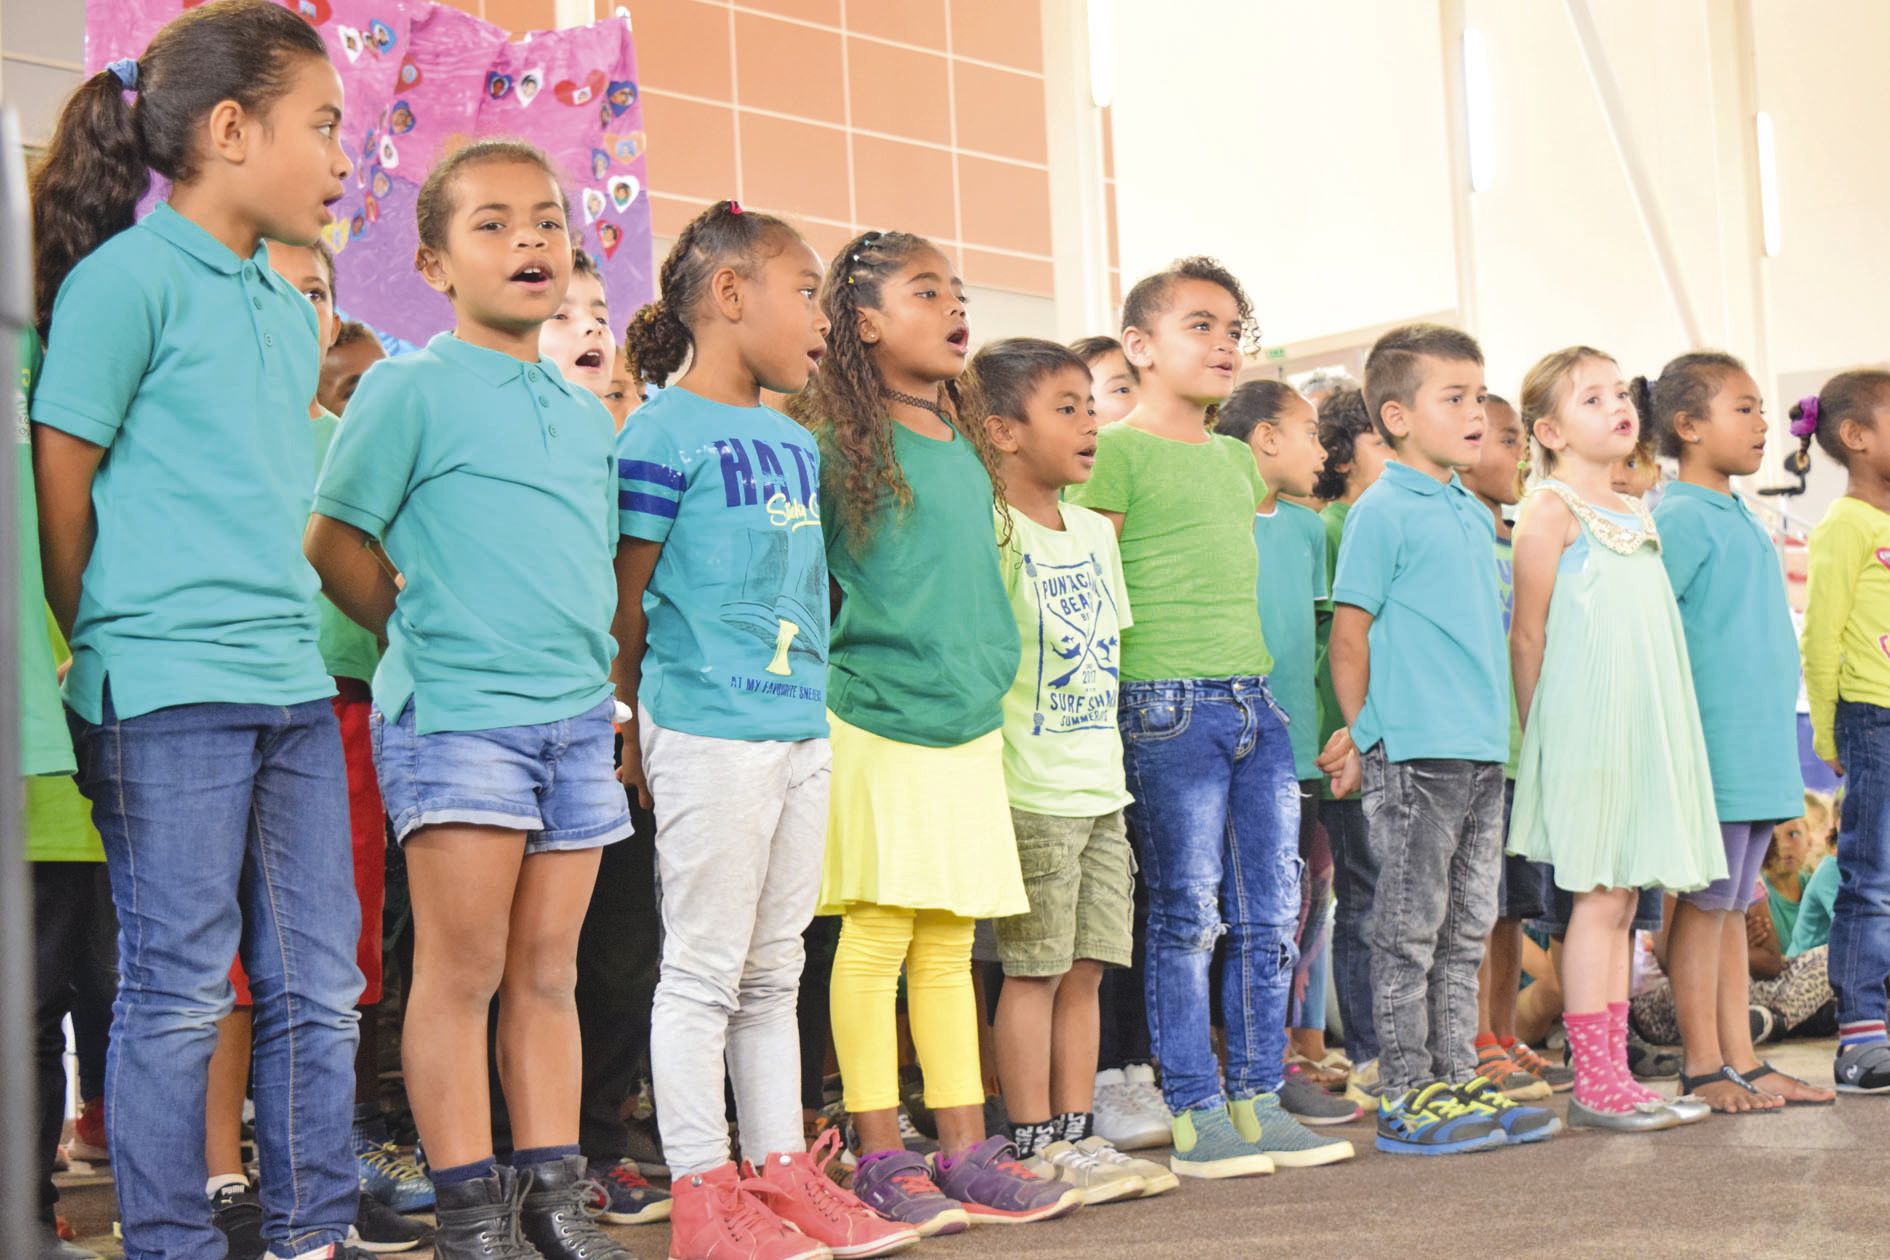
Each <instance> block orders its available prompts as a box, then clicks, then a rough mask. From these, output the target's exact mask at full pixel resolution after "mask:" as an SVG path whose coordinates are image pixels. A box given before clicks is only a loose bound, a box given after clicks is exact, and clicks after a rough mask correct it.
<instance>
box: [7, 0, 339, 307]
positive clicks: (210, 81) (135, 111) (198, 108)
mask: <svg viewBox="0 0 1890 1260" xmlns="http://www.w3.org/2000/svg"><path fill="white" fill-rule="evenodd" d="M304 57H320V58H322V59H324V60H326V59H327V57H328V50H327V48H326V46H325V45H323V43H322V37H321V35H320V34H318V33H317V32H316V30H315V28H314V27H312V26H310V25H309V24H308V22H306V21H305V20H303V19H302V18H301V17H300V16H299V15H298V14H296V13H293V12H291V11H290V10H288V9H286V8H283V7H282V6H281V5H279V4H274V3H271V0H213V3H210V4H205V5H201V6H199V7H197V8H193V9H187V10H185V11H184V12H183V13H181V14H179V15H178V16H177V17H175V18H173V19H172V20H171V21H170V22H169V23H167V24H166V25H165V27H164V29H163V30H161V31H159V32H158V33H157V35H156V36H155V37H154V38H153V39H152V40H151V46H150V47H149V48H147V49H145V52H144V55H143V56H142V57H139V58H137V59H136V60H130V59H127V60H124V61H115V62H113V63H112V64H111V66H109V67H108V68H106V69H104V70H101V71H99V72H98V73H97V74H95V75H93V76H92V77H91V78H89V79H87V80H86V81H85V82H83V83H81V84H80V85H79V87H78V89H77V90H76V91H74V92H73V94H72V95H71V96H70V97H68V98H67V100H66V103H65V105H64V106H63V107H62V108H61V109H60V111H59V119H58V121H57V122H56V123H54V125H53V134H52V138H51V140H50V141H48V143H47V146H46V156H45V158H44V160H43V161H42V162H41V163H40V165H39V167H38V169H37V170H36V171H35V173H34V176H33V180H32V190H31V197H32V206H33V298H34V317H35V320H36V322H37V324H38V327H39V334H40V336H41V337H42V338H46V339H48V340H50V338H51V333H52V309H53V302H54V300H55V299H56V298H57V297H58V296H59V287H60V285H62V284H64V283H65V279H66V277H67V276H68V275H70V274H71V272H72V269H73V268H74V267H76V266H78V265H79V263H80V262H81V261H82V260H83V259H84V258H85V256H86V255H88V254H90V253H91V252H92V251H93V250H95V249H97V248H98V247H99V246H100V245H101V244H103V243H104V242H105V241H106V240H107V239H109V238H110V237H112V236H114V235H116V234H117V233H119V232H122V231H124V230H125V229H126V228H128V227H130V226H131V225H132V222H133V221H134V218H135V216H136V214H137V209H138V202H139V201H140V200H141V199H142V198H143V197H144V195H145V193H146V192H147V191H148V190H149V188H150V184H151V172H152V171H156V172H157V173H158V174H159V175H162V176H163V177H164V178H166V179H168V180H170V181H171V182H172V183H175V184H183V183H188V182H189V181H191V180H192V179H194V178H196V176H197V175H198V173H199V172H198V167H197V162H198V154H197V153H196V151H195V148H194V146H195V144H196V133H197V129H198V126H199V124H201V123H202V121H203V119H204V118H205V117H206V116H208V114H209V113H210V111H211V110H213V109H215V108H216V107H217V105H218V104H219V103H220V102H222V101H235V102H236V103H237V104H238V105H241V106H242V107H243V109H244V110H245V111H246V112H249V113H254V114H260V113H263V112H265V111H266V110H267V108H268V106H270V105H271V104H273V103H274V102H275V101H276V99H277V98H279V97H280V96H281V95H282V94H283V93H284V92H286V91H287V90H288V88H289V84H290V82H291V80H292V78H293V75H294V72H295V69H296V67H297V65H298V63H299V62H300V60H301V59H302V58H304ZM133 93H135V100H133V99H128V96H129V94H133Z"/></svg>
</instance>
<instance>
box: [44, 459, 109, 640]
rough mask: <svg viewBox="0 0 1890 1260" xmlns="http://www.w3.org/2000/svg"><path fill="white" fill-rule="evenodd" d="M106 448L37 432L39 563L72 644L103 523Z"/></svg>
mask: <svg viewBox="0 0 1890 1260" xmlns="http://www.w3.org/2000/svg"><path fill="white" fill-rule="evenodd" d="M104 458H105V448H104V447H102V446H96V445H94V444H93V443H91V442H87V441H85V440H84V439H82V438H76V437H73V436H72V435H71V434H68V433H62V432H60V431H59V430H58V429H52V428H48V427H46V426H45V425H43V424H36V425H34V426H33V479H34V481H36V482H37V483H38V486H39V562H40V567H41V568H42V569H43V570H44V571H45V574H46V603H47V604H48V605H49V606H50V607H51V608H52V612H53V619H54V620H55V621H57V622H58V623H59V632H60V633H61V634H63V635H65V636H66V639H67V641H68V642H69V641H70V640H71V638H72V623H73V622H74V621H76V620H77V619H78V616H79V587H80V584H81V580H82V579H83V577H84V575H85V566H86V564H87V563H88V562H89V561H90V560H91V559H92V543H93V541H94V539H95V538H96V537H97V529H98V522H97V520H96V519H95V518H94V516H93V513H92V478H93V477H95V476H97V475H98V466H99V464H100V463H101V462H102V461H103V460H104Z"/></svg>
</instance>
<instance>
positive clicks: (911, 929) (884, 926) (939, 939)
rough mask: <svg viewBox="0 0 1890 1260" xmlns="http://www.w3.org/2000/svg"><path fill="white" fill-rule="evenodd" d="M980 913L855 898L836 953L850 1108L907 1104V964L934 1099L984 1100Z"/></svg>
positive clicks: (836, 1044)
mask: <svg viewBox="0 0 1890 1260" xmlns="http://www.w3.org/2000/svg"><path fill="white" fill-rule="evenodd" d="M971 927H972V923H971V920H970V919H964V918H960V917H959V916H957V915H955V914H950V913H948V912H946V911H944V910H907V909H902V908H900V907H897V906H869V905H862V904H859V903H857V902H856V903H854V904H853V905H852V906H851V907H849V908H848V909H847V911H846V913H845V914H844V915H842V916H841V919H840V944H839V946H838V947H837V948H836V949H835V950H834V956H833V987H832V991H831V995H830V1002H831V1005H832V1008H833V1049H834V1057H835V1058H837V1059H838V1060H839V1061H840V1075H841V1079H842V1081H843V1082H844V1084H845V1086H846V1105H847V1110H848V1111H854V1112H861V1111H884V1110H886V1109H888V1108H890V1107H897V1106H898V1105H899V1026H898V1022H897V1019H896V1016H895V1009H896V1005H897V999H898V992H899V967H900V964H902V963H903V964H905V968H906V1013H907V1016H908V1018H909V1019H910V1021H911V1024H912V1043H913V1046H914V1047H915V1048H916V1049H917V1050H918V1052H919V1068H920V1070H921V1071H922V1072H924V1074H925V1105H926V1106H928V1107H931V1108H933V1109H934V1110H937V1109H939V1108H942V1107H979V1106H983V1105H984V1077H983V1075H982V1074H981V1073H980V1072H979V1068H978V1007H977V999H976V998H975V997H974V996H973V994H972V989H971Z"/></svg>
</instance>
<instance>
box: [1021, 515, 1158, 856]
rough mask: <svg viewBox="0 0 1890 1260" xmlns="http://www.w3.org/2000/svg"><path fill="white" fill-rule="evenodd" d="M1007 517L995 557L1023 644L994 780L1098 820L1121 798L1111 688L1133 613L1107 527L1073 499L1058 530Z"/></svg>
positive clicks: (1060, 812)
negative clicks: (999, 776) (1006, 539)
mask: <svg viewBox="0 0 1890 1260" xmlns="http://www.w3.org/2000/svg"><path fill="white" fill-rule="evenodd" d="M1008 515H1009V516H1010V519H1011V539H1010V543H1009V545H1007V546H1006V547H1005V548H1004V549H1003V551H1002V552H1001V553H1000V557H1001V558H1000V564H1001V565H1002V567H1003V570H1004V590H1005V593H1006V594H1008V595H1009V596H1010V601H1011V614H1012V616H1014V617H1015V618H1016V619H1017V629H1018V633H1019V635H1020V636H1021V637H1022V639H1023V651H1022V652H1021V653H1020V655H1019V659H1018V662H1017V677H1016V679H1015V680H1014V681H1013V682H1012V683H1011V689H1010V690H1009V691H1007V692H1005V693H1004V782H1005V785H1006V786H1007V787H1008V788H1009V790H1010V797H1011V804H1012V806H1014V807H1015V808H1017V809H1021V810H1026V811H1028V812H1030V813H1033V814H1049V815H1052V816H1054V817H1058V818H1099V817H1101V816H1102V815H1104V814H1108V813H1112V812H1114V811H1115V810H1118V809H1121V808H1122V807H1123V806H1124V805H1127V804H1128V803H1129V789H1128V786H1127V784H1126V782H1125V780H1124V778H1123V772H1122V733H1121V731H1120V730H1119V729H1118V728H1117V726H1116V693H1117V690H1118V688H1119V686H1120V677H1121V669H1120V659H1121V653H1122V632H1123V630H1125V629H1127V628H1128V627H1129V626H1131V625H1134V624H1135V620H1134V618H1133V617H1132V616H1131V615H1130V613H1129V604H1128V599H1127V597H1126V596H1125V595H1124V594H1123V590H1124V583H1123V580H1122V557H1121V555H1120V554H1119V553H1118V552H1117V549H1116V531H1115V527H1114V526H1113V525H1111V524H1110V523H1109V522H1108V520H1106V519H1105V518H1103V517H1101V516H1098V515H1096V513H1094V512H1092V511H1090V510H1089V509H1088V508H1080V507H1077V506H1076V505H1075V504H1074V503H1066V504H1064V505H1063V528H1062V529H1048V528H1046V527H1045V526H1042V525H1039V524H1038V523H1037V522H1035V521H1033V520H1031V519H1030V518H1029V517H1027V516H1024V515H1022V514H1021V513H1019V512H1018V511H1016V510H1015V509H1011V510H1010V511H1009V513H1008Z"/></svg>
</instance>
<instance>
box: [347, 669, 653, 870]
mask: <svg viewBox="0 0 1890 1260" xmlns="http://www.w3.org/2000/svg"><path fill="white" fill-rule="evenodd" d="M613 712H614V706H613V705H612V703H611V702H610V701H609V700H603V701H600V702H599V703H598V704H597V705H596V706H595V707H593V708H591V709H589V710H587V711H585V712H583V713H580V714H578V715H577V716H576V717H569V718H563V719H561V720H559V721H556V722H542V723H539V724H537V725H534V726H502V727H498V728H497V729H494V730H487V731H435V732H433V733H432V734H430V735H419V734H416V733H415V732H414V722H413V704H412V703H411V702H409V703H408V704H407V706H406V707H405V708H403V709H402V710H401V711H400V717H399V718H398V719H397V720H395V721H392V722H390V721H388V720H387V716H386V714H384V713H382V712H381V709H380V706H379V705H376V706H375V708H374V713H373V719H372V721H373V725H372V730H373V734H374V766H375V770H376V771H377V773H378V774H379V776H380V780H381V796H382V798H383V799H384V800H385V802H386V805H387V817H388V818H389V819H390V820H391V821H392V822H393V825H394V835H395V837H396V838H397V839H400V840H403V841H404V840H405V839H406V838H407V837H408V836H409V835H411V834H412V833H413V832H414V830H415V829H416V828H419V827H431V826H435V825H438V824H441V823H470V824H472V825H475V826H482V827H505V828H509V829H511V830H514V831H523V832H524V833H525V851H526V852H527V853H541V852H544V851H546V850H550V849H594V848H597V847H599V846H601V845H606V844H610V843H612V842H613V841H617V840H621V839H623V838H624V837H625V836H627V835H629V834H630V832H631V830H632V827H631V822H630V810H629V807H628V804H627V800H626V797H625V795H624V790H623V784H621V783H619V782H618V781H617V776H616V755H615V753H614V751H613V741H614V736H615V733H614V731H613V730H612V727H611V716H612V713H613Z"/></svg>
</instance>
